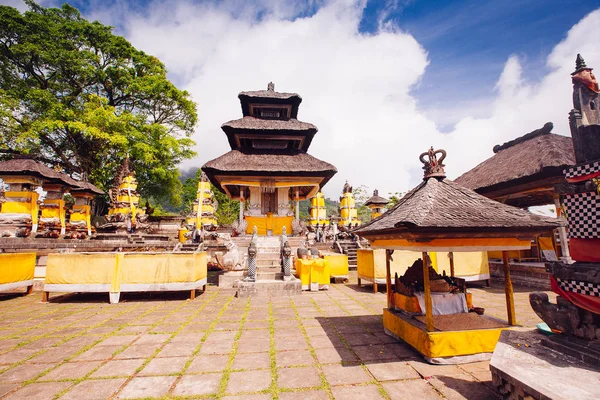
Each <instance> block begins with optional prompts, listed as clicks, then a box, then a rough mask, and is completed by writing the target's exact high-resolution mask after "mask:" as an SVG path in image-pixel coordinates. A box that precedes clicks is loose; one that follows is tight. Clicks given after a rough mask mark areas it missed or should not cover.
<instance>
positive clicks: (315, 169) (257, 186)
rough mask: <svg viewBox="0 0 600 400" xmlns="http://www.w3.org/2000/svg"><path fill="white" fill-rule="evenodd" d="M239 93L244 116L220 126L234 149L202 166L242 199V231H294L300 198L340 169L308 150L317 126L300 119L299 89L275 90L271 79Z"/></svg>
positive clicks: (211, 177)
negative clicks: (259, 87) (263, 85)
mask: <svg viewBox="0 0 600 400" xmlns="http://www.w3.org/2000/svg"><path fill="white" fill-rule="evenodd" d="M238 98H239V99H240V103H241V107H242V114H243V117H242V118H241V119H237V120H233V121H229V122H226V123H224V124H223V125H222V126H221V129H223V132H225V134H226V135H227V139H228V141H229V145H230V146H231V151H229V152H227V153H225V154H223V155H221V156H219V157H217V158H215V159H214V160H211V161H208V162H207V163H206V164H204V166H202V170H203V171H204V172H205V173H206V175H207V176H208V179H209V180H210V182H211V183H212V184H213V185H215V187H217V189H219V190H221V191H222V192H224V193H225V194H227V196H229V197H230V198H232V199H236V200H239V201H240V219H239V221H238V226H237V228H238V229H239V230H240V231H245V232H246V233H252V230H253V227H254V226H256V227H257V230H258V234H259V235H267V234H273V235H280V234H281V233H282V232H283V228H284V227H285V228H286V231H287V232H292V230H293V227H292V222H293V219H294V208H295V211H296V212H295V214H296V215H295V217H296V220H298V219H299V207H298V202H299V201H300V200H304V199H308V198H311V197H313V196H314V195H315V194H316V193H317V192H318V191H319V190H320V189H321V188H322V187H323V186H324V185H325V184H326V183H327V182H328V181H329V179H331V177H332V176H333V175H334V174H335V173H336V172H337V169H336V168H335V167H334V166H333V165H331V164H329V163H327V162H325V161H321V160H319V159H317V158H315V157H313V156H311V155H310V154H308V153H307V152H306V151H307V150H308V148H309V146H310V144H311V142H312V140H313V137H314V135H315V134H316V133H317V127H316V126H314V125H312V124H310V123H306V122H302V121H298V119H297V117H298V107H299V105H300V103H301V102H302V98H301V97H300V96H299V95H298V94H296V93H280V92H276V91H275V85H274V84H273V83H269V85H268V86H267V90H260V91H253V92H241V93H240V94H239V95H238ZM294 202H295V207H294Z"/></svg>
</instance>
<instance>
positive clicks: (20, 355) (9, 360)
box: [0, 349, 40, 365]
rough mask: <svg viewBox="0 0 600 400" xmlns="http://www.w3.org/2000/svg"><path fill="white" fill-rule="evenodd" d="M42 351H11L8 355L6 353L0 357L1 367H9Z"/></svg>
mask: <svg viewBox="0 0 600 400" xmlns="http://www.w3.org/2000/svg"><path fill="white" fill-rule="evenodd" d="M38 351H40V349H16V350H11V351H9V352H8V353H4V354H2V355H0V365H8V364H13V363H17V362H21V361H23V360H25V359H27V358H29V357H31V356H32V355H34V354H35V353H37V352H38Z"/></svg>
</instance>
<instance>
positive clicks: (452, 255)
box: [448, 252, 454, 278]
mask: <svg viewBox="0 0 600 400" xmlns="http://www.w3.org/2000/svg"><path fill="white" fill-rule="evenodd" d="M448 258H450V277H451V278H454V253H453V252H450V253H448Z"/></svg>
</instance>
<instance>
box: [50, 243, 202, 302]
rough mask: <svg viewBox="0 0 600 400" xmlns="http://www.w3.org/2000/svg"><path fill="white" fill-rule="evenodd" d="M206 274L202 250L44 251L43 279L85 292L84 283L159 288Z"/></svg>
mask: <svg viewBox="0 0 600 400" xmlns="http://www.w3.org/2000/svg"><path fill="white" fill-rule="evenodd" d="M206 275H207V259H206V252H196V253H192V254H177V253H71V254H67V253H60V254H59V253H52V254H49V255H48V261H47V266H46V279H45V282H44V283H45V284H46V285H77V286H78V289H76V290H74V291H77V292H85V291H86V286H90V287H97V288H100V287H103V286H106V288H110V292H112V293H118V292H121V291H123V290H122V286H123V285H125V286H127V285H138V284H146V285H154V286H155V287H156V288H157V289H156V290H161V285H168V284H173V283H190V282H197V281H199V280H201V279H204V278H206ZM165 290H168V289H165ZM66 291H68V290H66ZM91 291H99V292H102V291H108V290H91Z"/></svg>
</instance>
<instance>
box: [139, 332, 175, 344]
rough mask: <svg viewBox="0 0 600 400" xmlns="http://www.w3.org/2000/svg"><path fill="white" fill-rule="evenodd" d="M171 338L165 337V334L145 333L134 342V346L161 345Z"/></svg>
mask: <svg viewBox="0 0 600 400" xmlns="http://www.w3.org/2000/svg"><path fill="white" fill-rule="evenodd" d="M170 337H171V335H167V334H160V333H157V334H151V333H146V334H144V335H142V336H140V338H139V339H138V340H136V342H135V344H136V345H137V344H155V345H156V344H163V343H164V342H165V341H167V340H168V339H169V338H170Z"/></svg>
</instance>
